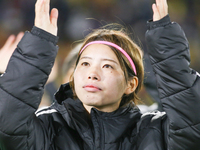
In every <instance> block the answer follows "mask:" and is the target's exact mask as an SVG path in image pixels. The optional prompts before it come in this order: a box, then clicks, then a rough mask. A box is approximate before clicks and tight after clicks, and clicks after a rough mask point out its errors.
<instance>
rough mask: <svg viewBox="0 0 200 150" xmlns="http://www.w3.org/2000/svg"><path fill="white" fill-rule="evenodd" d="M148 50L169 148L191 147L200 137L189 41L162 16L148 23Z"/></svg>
mask: <svg viewBox="0 0 200 150" xmlns="http://www.w3.org/2000/svg"><path fill="white" fill-rule="evenodd" d="M146 40H147V44H148V49H149V51H148V53H149V55H150V59H151V63H152V66H153V69H154V71H155V74H156V79H157V86H158V91H159V95H160V98H161V103H162V106H163V109H164V110H165V111H166V112H167V116H168V120H169V125H168V127H169V133H168V140H169V148H170V149H181V147H187V146H188V148H191V149H195V148H196V147H198V146H199V145H198V143H199V142H197V141H198V140H199V139H200V133H198V132H197V131H198V129H199V128H200V124H199V123H200V117H199V115H198V114H200V109H199V108H200V102H199V100H200V94H199V92H198V90H199V89H200V86H199V85H200V78H199V76H198V75H197V73H196V72H195V71H194V70H192V69H191V68H190V67H189V64H190V54H189V44H188V41H187V39H186V37H185V34H184V32H183V31H182V29H181V27H180V26H179V25H178V24H177V23H171V22H170V20H169V18H167V17H165V18H163V19H162V20H160V21H158V22H152V23H150V24H149V30H148V31H147V33H146Z"/></svg>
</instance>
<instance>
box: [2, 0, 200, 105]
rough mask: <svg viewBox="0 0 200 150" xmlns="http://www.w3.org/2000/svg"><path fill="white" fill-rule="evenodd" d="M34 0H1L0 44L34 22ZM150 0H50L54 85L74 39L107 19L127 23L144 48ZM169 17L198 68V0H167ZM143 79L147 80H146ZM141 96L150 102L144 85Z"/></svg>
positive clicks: (199, 52)
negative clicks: (54, 23)
mask: <svg viewBox="0 0 200 150" xmlns="http://www.w3.org/2000/svg"><path fill="white" fill-rule="evenodd" d="M35 2H36V0H0V46H3V44H4V43H5V41H6V39H7V38H8V36H9V35H10V34H17V33H18V32H20V31H26V30H29V31H30V30H31V28H32V26H33V24H34V14H35V12H34V7H35ZM153 2H154V1H153V0H51V8H53V7H55V8H57V9H58V10H59V19H58V27H59V30H58V36H59V37H60V40H59V43H58V45H59V47H60V48H59V52H58V56H57V59H56V65H57V67H56V71H57V74H56V75H55V77H54V81H55V84H56V86H57V87H59V85H60V84H62V83H63V80H62V79H61V78H62V77H61V74H62V73H61V72H62V66H63V63H64V60H65V58H66V57H67V55H68V53H69V51H70V50H71V49H72V47H73V44H74V43H76V41H79V40H82V39H83V38H84V37H85V36H86V35H87V34H88V33H89V32H90V31H91V29H95V28H99V27H101V26H103V25H106V24H109V23H119V24H122V25H124V26H126V27H128V28H129V29H130V31H131V35H132V38H133V40H135V41H136V43H138V44H139V45H140V46H141V47H142V49H143V50H144V52H146V46H145V41H144V35H145V32H146V29H147V28H146V22H147V21H148V20H149V19H151V18H152V9H151V5H152V3H153ZM168 5H169V14H170V17H171V20H172V21H176V22H178V23H179V24H180V25H181V26H182V28H183V30H184V31H185V33H186V36H187V38H188V40H189V42H190V49H191V67H192V68H194V69H195V70H197V71H198V72H200V59H199V56H200V1H199V0H168ZM145 59H146V60H145V68H146V73H147V74H146V77H145V79H146V78H148V74H150V75H151V73H150V72H152V70H151V68H149V65H150V64H149V62H148V57H146V55H145ZM145 82H146V80H145ZM140 97H141V99H142V100H143V101H144V102H145V103H146V104H147V105H151V104H152V103H153V99H154V98H152V96H150V95H149V94H148V92H147V91H146V90H145V88H143V89H142V91H141V92H140Z"/></svg>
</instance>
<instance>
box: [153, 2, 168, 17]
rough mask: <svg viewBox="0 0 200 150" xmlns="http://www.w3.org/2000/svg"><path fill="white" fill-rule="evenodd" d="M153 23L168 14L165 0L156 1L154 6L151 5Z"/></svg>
mask: <svg viewBox="0 0 200 150" xmlns="http://www.w3.org/2000/svg"><path fill="white" fill-rule="evenodd" d="M152 9H153V21H158V20H160V19H162V18H163V17H165V16H166V15H167V14H168V5H167V0H156V4H155V3H154V4H153V5H152Z"/></svg>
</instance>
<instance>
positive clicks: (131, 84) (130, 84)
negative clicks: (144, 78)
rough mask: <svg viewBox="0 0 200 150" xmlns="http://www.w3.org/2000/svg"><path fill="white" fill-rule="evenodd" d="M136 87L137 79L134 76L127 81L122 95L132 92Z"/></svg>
mask: <svg viewBox="0 0 200 150" xmlns="http://www.w3.org/2000/svg"><path fill="white" fill-rule="evenodd" d="M137 86H138V78H137V77H136V76H134V77H133V79H131V80H130V81H128V84H127V88H126V90H125V92H124V94H126V95H128V94H130V93H132V92H134V91H135V89H136V88H137Z"/></svg>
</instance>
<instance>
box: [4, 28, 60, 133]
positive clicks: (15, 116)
mask: <svg viewBox="0 0 200 150" xmlns="http://www.w3.org/2000/svg"><path fill="white" fill-rule="evenodd" d="M56 42H57V37H55V36H51V35H50V34H48V33H44V32H43V31H42V30H38V29H33V30H32V32H31V33H29V32H26V33H25V35H24V37H23V38H22V40H21V42H20V43H19V44H18V47H17V49H16V50H15V52H14V53H13V55H12V57H11V59H10V61H9V64H8V67H7V69H6V72H5V73H4V74H3V75H2V76H1V77H0V103H1V105H0V120H1V124H0V131H2V132H4V133H7V134H25V133H27V132H26V130H24V129H26V127H25V124H26V122H27V121H28V120H29V119H30V117H31V116H32V115H34V112H35V111H36V109H37V108H38V105H39V103H40V100H41V97H42V94H43V87H44V84H45V83H46V80H47V78H48V75H49V73H50V72H51V68H52V66H53V63H54V59H55V56H56V53H57V49H58V48H57V46H56V45H55V44H56ZM23 126H24V127H23ZM16 129H17V130H16ZM23 132H24V133H23Z"/></svg>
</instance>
